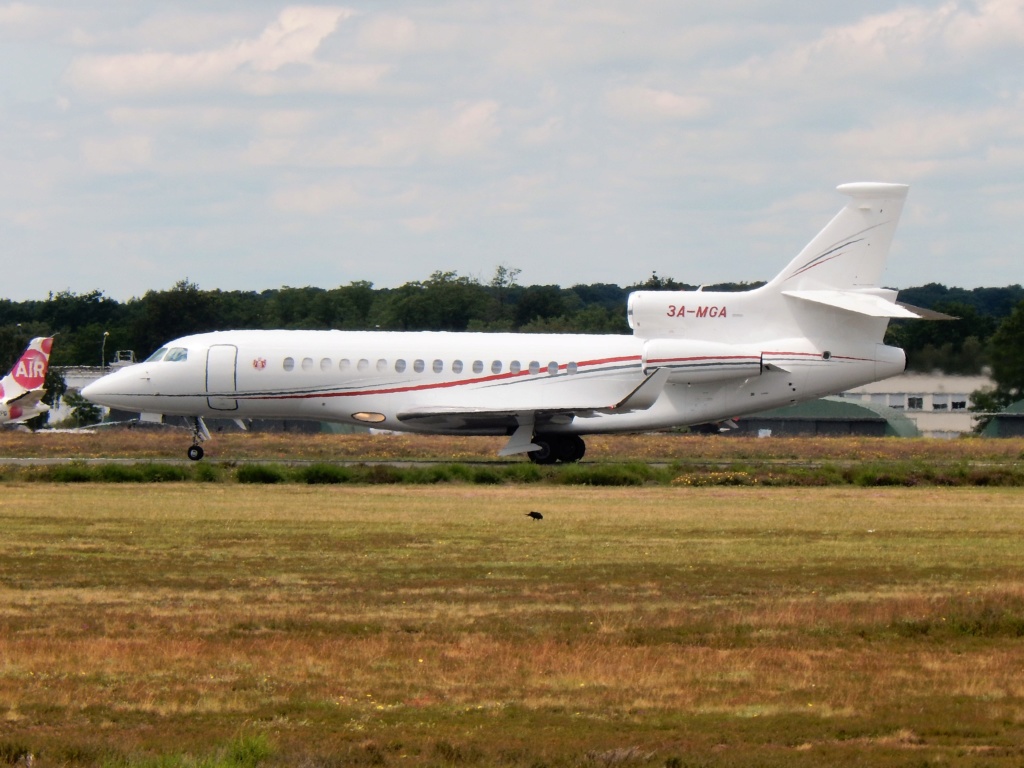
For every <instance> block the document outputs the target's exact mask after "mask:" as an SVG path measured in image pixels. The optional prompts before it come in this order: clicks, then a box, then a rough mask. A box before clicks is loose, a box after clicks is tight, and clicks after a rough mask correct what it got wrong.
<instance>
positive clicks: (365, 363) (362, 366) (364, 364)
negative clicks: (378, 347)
mask: <svg viewBox="0 0 1024 768" xmlns="http://www.w3.org/2000/svg"><path fill="white" fill-rule="evenodd" d="M356 368H358V369H359V370H360V371H366V370H369V368H370V361H369V360H367V359H366V358H365V357H364V358H363V359H362V360H360V361H359V362H358V363H357V364H356Z"/></svg>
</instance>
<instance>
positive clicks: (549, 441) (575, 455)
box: [526, 434, 587, 464]
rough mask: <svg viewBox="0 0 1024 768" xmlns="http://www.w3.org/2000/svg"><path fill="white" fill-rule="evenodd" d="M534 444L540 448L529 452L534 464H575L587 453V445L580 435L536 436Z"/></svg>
mask: <svg viewBox="0 0 1024 768" xmlns="http://www.w3.org/2000/svg"><path fill="white" fill-rule="evenodd" d="M533 444H534V445H536V446H538V448H537V450H535V451H529V452H528V453H527V454H526V455H527V456H529V457H530V461H532V462H533V463H534V464H554V463H556V462H562V463H563V464H573V463H575V462H577V461H579V460H580V459H582V458H583V454H584V453H586V452H587V444H586V443H584V442H583V438H582V437H580V436H579V435H560V434H548V435H545V434H541V435H535V436H534V438H533Z"/></svg>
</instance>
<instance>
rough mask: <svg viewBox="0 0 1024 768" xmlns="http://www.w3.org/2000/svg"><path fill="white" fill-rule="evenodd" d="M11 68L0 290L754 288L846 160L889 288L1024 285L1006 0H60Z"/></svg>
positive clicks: (824, 202) (1023, 131)
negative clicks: (871, 203)
mask: <svg viewBox="0 0 1024 768" xmlns="http://www.w3.org/2000/svg"><path fill="white" fill-rule="evenodd" d="M0 2H2V0H0ZM0 67H2V79H0V200H2V203H0V233H2V239H0V243H2V253H3V254H4V262H5V269H4V273H5V280H4V284H3V288H2V290H0V297H3V298H10V299H14V300H23V299H45V298H46V296H47V294H48V293H49V292H51V291H52V292H58V291H62V290H71V291H73V292H76V293H85V292H88V291H91V290H101V291H103V292H104V293H105V294H106V295H108V296H111V297H113V298H116V299H118V300H125V299H128V298H130V297H132V296H141V295H143V294H144V293H145V292H146V291H147V290H151V289H154V290H163V289H167V288H170V287H171V286H172V285H173V284H174V283H175V282H176V281H178V280H181V279H184V278H188V279H189V280H191V281H193V282H195V283H198V285H199V286H200V287H201V288H204V289H215V288H219V289H223V290H238V289H240V290H263V289H266V288H278V287H281V286H283V285H290V286H305V285H313V286H319V287H323V288H331V287H335V286H338V285H346V284H348V283H350V282H352V281H357V280H367V281H370V282H372V283H373V284H374V285H375V286H377V287H389V286H397V285H401V284H403V283H406V282H410V281H414V280H422V279H426V278H428V277H429V276H430V275H431V274H432V273H433V272H435V271H438V270H442V271H456V272H458V273H459V274H460V275H466V276H471V277H477V278H479V279H480V280H481V281H483V282H487V281H489V280H490V279H491V277H492V275H493V274H494V271H495V268H496V267H497V266H498V265H504V266H506V267H509V268H516V269H519V270H521V272H520V275H519V282H520V283H521V284H523V285H533V284H549V283H555V284H560V285H562V286H566V287H567V286H570V285H573V284H576V283H598V282H608V283H616V284H619V285H628V284H632V283H636V282H640V281H642V280H644V279H646V278H647V277H649V276H650V274H651V273H652V272H655V271H656V272H657V273H658V274H659V275H661V276H664V277H673V278H675V279H677V280H681V281H686V282H691V283H713V282H720V281H751V280H764V279H768V278H770V277H772V276H773V275H774V274H775V273H776V272H777V271H779V270H780V269H781V268H782V266H784V265H785V263H786V262H788V261H789V259H790V258H791V257H792V256H794V255H795V254H796V253H797V252H798V251H799V250H800V248H801V247H803V245H804V244H805V243H806V242H807V241H808V240H810V238H811V237H812V236H813V235H814V234H815V233H816V232H817V231H818V230H819V229H820V228H821V227H822V226H823V225H824V224H825V223H826V222H827V220H828V219H829V218H830V217H831V216H832V215H833V214H834V213H835V212H836V211H837V210H838V209H839V208H840V207H841V206H842V205H843V203H844V201H845V199H846V198H844V197H842V196H841V195H839V194H837V193H836V192H835V191H834V188H835V186H836V185H838V184H840V183H843V182H849V181H894V182H902V183H908V184H910V185H911V190H910V196H909V199H908V203H907V207H906V209H905V211H904V216H903V221H902V223H901V225H900V228H899V229H898V230H897V233H896V242H895V244H894V247H893V252H892V259H891V261H890V266H889V269H888V271H887V273H886V276H885V282H886V284H887V285H889V286H893V287H909V286H913V285H921V284H924V283H928V282H941V283H945V284H947V285H951V286H961V287H967V288H970V287H976V286H997V285H999V286H1001V285H1007V284H1013V283H1020V282H1022V281H1024V275H1022V272H1024V269H1022V263H1024V259H1022V256H1024V247H1022V239H1024V238H1022V237H1021V225H1022V222H1024V3H1021V2H1020V0H978V1H977V2H968V0H950V1H949V2H923V1H922V0H917V1H912V2H904V3H897V2H879V1H877V0H861V1H860V2H856V3H853V2H842V3H840V2H828V3H807V2H797V1H796V0H717V1H716V2H703V3H697V2H680V1H679V0H631V1H630V2H628V3H627V2H622V1H621V0H618V1H616V2H606V1H604V0H589V1H588V2H586V3H582V2H570V1H569V0H563V2H554V1H553V0H552V1H549V2H540V1H538V2H529V1H524V0H517V2H514V3H507V2H492V1H491V0H408V1H403V0H391V1H388V0H378V1H376V2H354V3H348V4H344V5H327V4H308V5H288V4H285V3H280V2H269V1H268V0H246V2H199V0H192V1H190V0H179V1H177V2H175V1H174V0H170V1H169V2H161V3H152V2H138V1H137V0H130V1H129V0H124V1H118V0H103V2H100V1H99V0H76V1H75V2H73V3H71V2H66V1H64V0H62V1H61V2H56V1H53V2H47V1H45V0H44V1H42V2H24V3H23V2H15V3H10V4H0Z"/></svg>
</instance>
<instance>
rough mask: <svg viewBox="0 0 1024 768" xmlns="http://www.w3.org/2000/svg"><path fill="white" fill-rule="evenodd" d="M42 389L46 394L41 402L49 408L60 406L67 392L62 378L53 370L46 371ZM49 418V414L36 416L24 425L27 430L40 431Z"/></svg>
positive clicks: (66, 386)
mask: <svg viewBox="0 0 1024 768" xmlns="http://www.w3.org/2000/svg"><path fill="white" fill-rule="evenodd" d="M43 387H44V388H45V389H46V394H44V395H43V402H44V403H46V404H47V405H48V406H50V408H56V407H57V406H58V405H60V401H61V398H63V397H64V394H65V393H66V392H67V391H68V385H67V382H65V381H64V376H63V375H62V374H61V373H60V372H59V371H57V370H56V369H55V368H48V369H47V371H46V379H45V380H44V382H43ZM49 418H50V414H48V413H41V414H39V415H38V416H33V417H32V418H31V419H29V420H28V421H26V422H25V423H26V424H27V425H28V428H29V429H32V430H36V429H41V428H42V427H43V426H44V425H45V424H46V422H47V420H48V419H49Z"/></svg>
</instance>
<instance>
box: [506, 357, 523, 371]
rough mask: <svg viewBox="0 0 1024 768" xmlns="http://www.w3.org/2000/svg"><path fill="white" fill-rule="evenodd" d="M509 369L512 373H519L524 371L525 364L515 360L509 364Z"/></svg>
mask: <svg viewBox="0 0 1024 768" xmlns="http://www.w3.org/2000/svg"><path fill="white" fill-rule="evenodd" d="M508 369H509V371H510V372H512V373H519V372H520V371H521V370H523V364H522V363H520V362H519V361H518V360H513V361H512V362H511V363H509V364H508Z"/></svg>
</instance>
